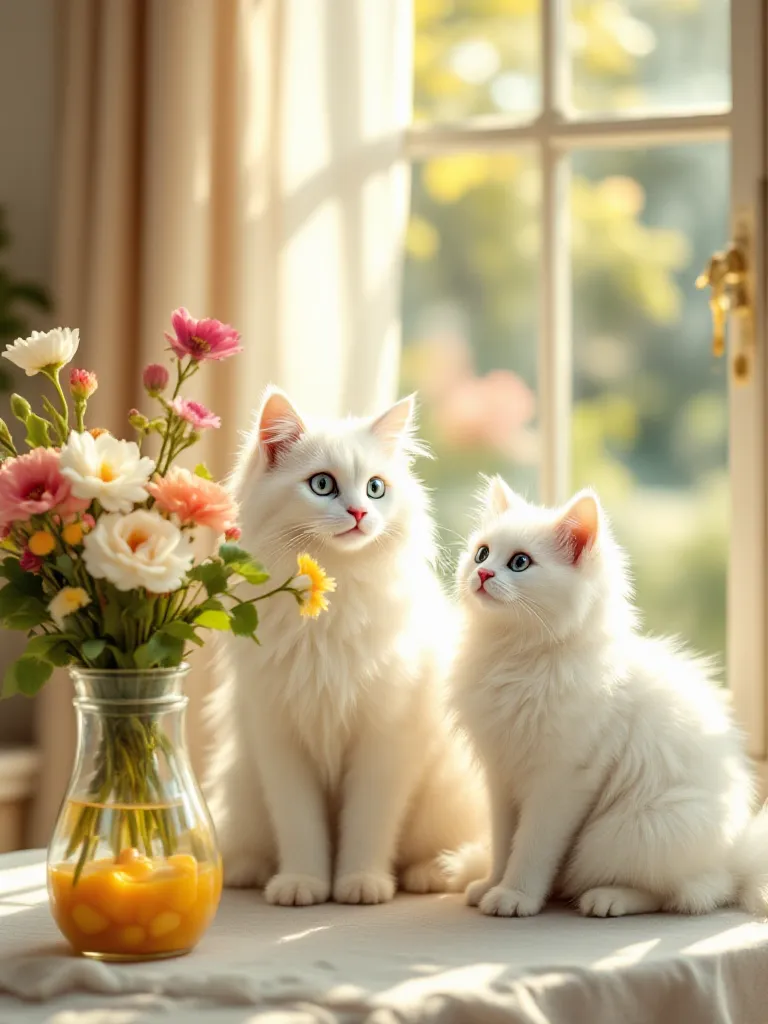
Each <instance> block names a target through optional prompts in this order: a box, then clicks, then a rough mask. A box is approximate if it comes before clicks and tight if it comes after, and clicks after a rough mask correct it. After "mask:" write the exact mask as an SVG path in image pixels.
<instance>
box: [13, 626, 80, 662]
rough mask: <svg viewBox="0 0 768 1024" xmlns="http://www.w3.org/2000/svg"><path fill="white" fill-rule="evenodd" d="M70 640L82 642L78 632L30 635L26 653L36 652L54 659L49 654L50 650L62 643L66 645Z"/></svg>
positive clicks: (44, 657)
mask: <svg viewBox="0 0 768 1024" xmlns="http://www.w3.org/2000/svg"><path fill="white" fill-rule="evenodd" d="M70 642H71V643H79V642H80V638H79V637H78V636H77V634H76V633H39V634H38V635H37V636H33V637H30V639H29V641H28V642H27V649H26V650H25V652H24V653H25V654H36V655H38V656H39V657H41V658H43V659H45V660H47V661H51V660H52V659H51V658H50V657H49V656H48V652H49V651H51V650H52V649H54V648H55V647H58V646H59V645H60V644H61V645H62V646H64V645H65V644H67V643H70Z"/></svg>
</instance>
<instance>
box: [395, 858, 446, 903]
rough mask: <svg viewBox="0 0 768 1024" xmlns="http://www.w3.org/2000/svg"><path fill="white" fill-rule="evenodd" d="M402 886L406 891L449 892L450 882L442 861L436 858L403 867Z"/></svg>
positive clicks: (421, 892) (420, 892)
mask: <svg viewBox="0 0 768 1024" xmlns="http://www.w3.org/2000/svg"><path fill="white" fill-rule="evenodd" d="M400 888H401V889H403V890H404V891H405V892H415V893H419V894H423V893H427V892H448V891H449V889H450V882H449V880H448V876H447V875H446V872H445V869H444V868H443V865H442V862H441V861H440V860H439V859H437V858H435V859H433V860H424V861H422V862H421V863H420V864H410V865H409V866H408V867H407V868H404V869H403V872H402V875H401V878H400Z"/></svg>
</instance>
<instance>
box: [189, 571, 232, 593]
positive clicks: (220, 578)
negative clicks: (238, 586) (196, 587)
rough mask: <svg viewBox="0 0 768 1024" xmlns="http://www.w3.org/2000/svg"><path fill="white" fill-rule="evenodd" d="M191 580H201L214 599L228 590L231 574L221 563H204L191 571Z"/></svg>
mask: <svg viewBox="0 0 768 1024" xmlns="http://www.w3.org/2000/svg"><path fill="white" fill-rule="evenodd" d="M189 578H190V579H193V580H199V582H200V583H202V584H203V586H204V587H205V589H206V591H207V593H208V596H209V597H213V596H214V594H223V593H224V591H225V590H226V589H227V581H228V579H229V573H228V572H227V570H226V568H225V567H224V566H223V565H222V564H221V562H203V563H202V564H201V565H195V566H193V568H192V569H190V571H189Z"/></svg>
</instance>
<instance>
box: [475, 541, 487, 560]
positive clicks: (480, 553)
mask: <svg viewBox="0 0 768 1024" xmlns="http://www.w3.org/2000/svg"><path fill="white" fill-rule="evenodd" d="M490 553H491V549H490V548H489V547H488V545H487V544H481V545H480V547H479V548H478V549H477V551H476V552H475V561H476V562H484V561H485V560H486V558H487V557H488V555H490Z"/></svg>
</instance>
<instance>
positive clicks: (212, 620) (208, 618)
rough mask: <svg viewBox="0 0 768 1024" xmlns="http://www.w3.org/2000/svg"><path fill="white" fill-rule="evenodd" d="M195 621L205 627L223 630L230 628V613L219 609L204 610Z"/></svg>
mask: <svg viewBox="0 0 768 1024" xmlns="http://www.w3.org/2000/svg"><path fill="white" fill-rule="evenodd" d="M195 622H196V623H197V625H198V626H203V627H204V628H205V629H220V630H222V631H224V630H227V629H229V615H227V613H226V612H223V611H222V612H217V611H212V610H209V611H204V612H200V614H199V615H198V616H197V617H196V618H195Z"/></svg>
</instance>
